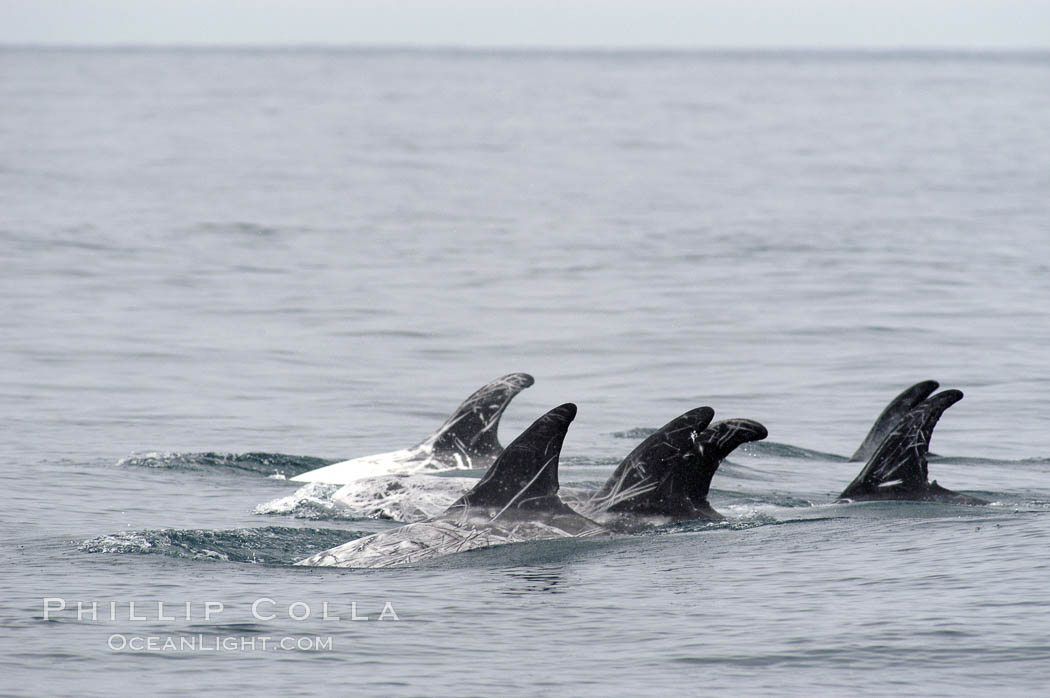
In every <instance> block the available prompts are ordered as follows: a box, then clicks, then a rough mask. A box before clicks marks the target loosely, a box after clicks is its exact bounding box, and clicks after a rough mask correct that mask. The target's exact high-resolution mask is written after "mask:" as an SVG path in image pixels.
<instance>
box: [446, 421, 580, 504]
mask: <svg viewBox="0 0 1050 698" xmlns="http://www.w3.org/2000/svg"><path fill="white" fill-rule="evenodd" d="M575 418H576V405H574V404H572V403H571V402H567V403H565V404H564V405H561V406H559V407H555V408H554V409H553V410H551V411H550V412H548V413H547V414H545V415H543V416H542V417H540V418H539V419H537V420H536V421H535V422H533V423H532V426H530V427H529V428H528V429H526V430H525V431H523V432H522V433H521V435H520V436H518V438H516V439H514V441H512V442H511V444H510V445H509V446H507V448H506V449H505V450H504V451H503V453H502V454H501V455H500V456H499V458H497V459H496V462H495V463H493V464H492V467H490V468H489V469H488V471H487V472H486V473H485V475H484V476H483V477H482V478H481V481H480V482H478V484H477V485H475V486H474V488H473V489H472V490H470V491H469V492H467V493H466V494H465V495H463V496H462V497H460V498H459V500H457V501H456V503H455V504H453V505H452V506H451V507H449V512H452V511H453V510H456V509H464V508H469V507H488V508H497V509H499V510H500V513H502V511H503V510H505V509H508V508H517V509H546V508H550V507H553V506H556V505H560V506H561V507H564V506H565V505H564V504H561V500H560V499H558V496H557V495H558V456H559V455H560V454H561V445H562V442H563V441H564V440H565V432H567V431H568V430H569V424H571V423H572V420H573V419H575Z"/></svg>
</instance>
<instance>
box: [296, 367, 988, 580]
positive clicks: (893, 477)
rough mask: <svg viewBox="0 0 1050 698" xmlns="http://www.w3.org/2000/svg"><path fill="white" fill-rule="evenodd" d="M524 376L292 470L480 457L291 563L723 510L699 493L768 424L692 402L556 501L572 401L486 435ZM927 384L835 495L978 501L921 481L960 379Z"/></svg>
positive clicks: (399, 556) (863, 450)
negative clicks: (402, 515) (364, 447)
mask: <svg viewBox="0 0 1050 698" xmlns="http://www.w3.org/2000/svg"><path fill="white" fill-rule="evenodd" d="M532 383H533V378H532V377H531V376H529V375H528V374H525V373H513V374H510V375H507V376H503V377H502V378H499V379H497V380H495V381H492V382H491V383H488V384H487V385H485V386H483V387H482V388H480V389H479V390H478V391H476V392H475V393H474V394H473V395H471V396H470V397H469V398H467V400H466V401H464V403H463V404H462V405H460V406H459V408H457V410H456V411H455V412H454V413H453V414H452V416H451V417H449V419H448V420H446V422H445V423H444V424H443V425H442V426H441V428H439V429H438V430H437V431H435V432H434V433H433V434H431V435H430V436H429V437H427V438H426V439H424V440H423V441H422V442H421V443H420V444H418V445H417V446H415V447H413V448H410V449H404V450H401V451H394V452H391V453H386V454H379V455H376V456H369V457H366V458H359V459H354V460H350V461H343V462H341V463H335V464H333V465H329V466H325V467H324V468H319V469H317V470H313V471H310V472H307V473H303V474H301V475H299V476H297V477H295V478H292V479H293V480H297V481H304V482H329V483H335V484H346V483H350V482H353V481H356V480H361V479H363V478H375V477H377V476H391V475H398V476H404V475H406V474H423V473H428V472H435V471H446V470H450V469H456V468H482V467H487V468H488V469H487V471H486V472H485V474H484V475H483V476H482V478H481V479H480V480H478V481H477V483H476V484H474V485H473V487H472V488H471V489H470V490H469V491H467V492H466V493H465V494H463V496H461V497H460V498H459V499H457V500H456V501H455V502H453V503H452V505H451V506H449V507H448V508H447V509H446V510H445V511H444V512H443V513H441V514H440V515H438V516H434V517H430V518H428V519H426V520H424V521H417V522H415V523H409V524H406V525H404V526H401V527H399V528H396V529H392V530H389V531H385V532H382V533H377V534H373V535H370V536H366V537H364V538H358V539H355V540H351V541H350V542H348V543H345V544H343V545H340V546H337V547H335V548H331V549H329V550H326V551H324V552H321V553H318V554H316V555H314V556H312V557H309V558H307V559H305V560H301V561H300V562H298V563H296V564H299V565H311V566H335V567H355V568H360V567H390V566H396V565H405V564H412V563H417V562H421V561H425V560H429V559H432V558H436V557H440V556H443V555H448V554H451V553H455V552H462V551H465V550H472V549H476V548H482V547H488V546H493V545H500V544H504V543H513V542H519V541H526V540H543V539H550V538H565V537H580V536H598V535H608V534H611V533H629V532H632V531H638V530H640V529H643V528H647V527H651V526H653V525H660V524H666V523H672V522H680V521H690V520H706V521H718V520H721V519H723V518H724V517H723V516H722V515H721V514H719V513H718V512H717V511H715V510H714V509H713V508H712V507H711V504H710V503H709V502H708V500H707V495H708V490H709V489H710V486H711V480H712V478H713V477H714V474H715V472H716V471H717V470H718V466H719V465H720V464H721V462H722V461H723V460H724V459H725V458H726V456H728V455H729V454H730V453H732V451H733V450H734V449H735V448H737V447H738V446H740V445H741V444H744V443H747V442H750V441H758V440H761V439H764V438H765V437H766V435H767V432H766V429H765V427H763V426H762V425H761V424H759V423H758V422H756V421H753V420H750V419H727V420H723V421H719V422H714V423H712V419H713V418H714V410H713V409H711V408H710V407H698V408H696V409H693V410H690V411H688V412H686V413H685V414H682V415H681V416H679V417H676V418H675V419H673V420H671V421H670V422H668V423H667V424H665V425H664V426H663V427H661V428H660V429H658V430H657V431H656V432H654V433H653V434H652V435H650V436H649V437H647V438H646V439H645V440H644V441H642V443H640V444H639V445H638V446H637V447H636V448H635V449H634V450H633V451H631V452H630V453H629V454H628V455H627V457H626V458H624V459H623V461H622V462H621V463H620V464H619V465H618V466H617V467H616V469H615V470H614V471H613V473H612V475H611V476H610V477H609V479H608V480H607V481H606V482H605V484H604V485H603V486H602V487H601V488H599V489H598V490H597V491H595V492H585V491H584V492H581V491H576V490H573V491H571V492H568V493H565V494H566V497H565V500H568V501H565V500H563V499H562V497H561V496H559V489H560V486H559V482H558V459H559V456H560V453H561V447H562V443H563V441H564V439H565V435H566V432H567V431H568V428H569V425H570V424H571V423H572V421H573V419H574V418H575V417H576V406H575V405H574V404H572V403H566V404H564V405H560V406H558V407H555V408H554V409H552V410H550V411H549V412H547V413H546V414H545V415H543V416H542V417H540V418H539V419H537V420H536V421H535V422H534V423H533V424H532V425H531V426H529V427H528V428H527V429H526V430H525V431H523V432H522V433H521V434H520V435H519V436H518V437H517V438H516V439H514V441H513V442H511V443H510V444H509V445H508V446H507V447H506V448H502V447H501V446H500V443H499V441H498V439H497V436H496V432H497V429H498V426H499V420H500V417H501V416H502V415H503V412H504V410H505V409H506V407H507V405H508V404H509V403H510V400H511V399H512V398H513V397H514V396H515V395H517V394H518V393H519V392H521V391H522V390H524V389H525V388H527V387H529V386H530V385H532ZM937 388H938V384H937V383H936V382H935V381H923V382H921V383H917V384H916V385H914V386H911V387H910V388H908V389H907V390H905V391H904V392H902V393H901V394H900V395H898V396H897V397H896V398H894V399H893V400H892V401H891V402H890V403H889V405H887V407H886V409H885V410H883V412H882V414H881V415H879V418H878V419H877V420H876V421H875V424H874V425H873V426H872V428H871V431H870V432H869V433H868V436H867V437H866V438H865V440H864V442H863V443H862V444H861V446H860V448H858V449H857V452H856V453H855V454H854V455H853V457H852V458H851V459H850V460H854V461H861V460H863V461H865V465H864V467H863V468H862V469H861V471H860V473H859V474H858V475H857V477H856V478H855V479H854V480H853V482H851V483H850V484H849V485H848V486H847V487H846V488H845V489H844V490H843V491H842V494H840V495H839V501H861V500H891V499H896V500H918V501H941V502H952V503H958V504H987V502H985V501H983V500H981V499H978V498H976V497H972V496H969V495H965V494H960V493H957V492H952V491H951V490H948V489H945V488H943V487H941V486H940V485H938V484H937V483H936V482H930V481H929V475H928V463H927V456H928V453H929V442H930V437H931V435H932V433H933V429H934V426H936V424H937V421H938V420H939V419H940V417H941V415H942V414H943V413H944V411H945V410H946V409H947V408H948V407H950V406H951V405H953V404H955V403H956V402H958V401H959V400H961V399H962V396H963V394H962V392H960V391H958V390H944V391H941V392H939V393H935V391H936V390H937ZM434 479H436V478H434ZM446 501H447V500H446Z"/></svg>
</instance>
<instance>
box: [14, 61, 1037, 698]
mask: <svg viewBox="0 0 1050 698" xmlns="http://www.w3.org/2000/svg"><path fill="white" fill-rule="evenodd" d="M1048 307H1050V55H1046V54H1013V55H1011V54H1006V55H974V54H877V53H875V54H858V55H854V54H845V53H843V54H835V53H818V54H806V53H788V54H776V53H771V54H761V53H757V54H749V53H722V54H719V53H696V54H689V53H652V54H644V53H616V52H597V53H542V52H536V53H529V52H509V53H487V52H430V51H338V50H333V51H323V50H285V51H280V50H258V51H248V50H243V51H235V50H231V51H223V50H199V51H196V50H194V51H190V50H185V51H182V50H156V51H147V50H142V51H139V50H112V51H110V50H84V51H79V50H68V51H65V50H54V51H45V50H30V49H26V50H3V51H0V411H2V414H0V416H2V420H3V426H2V427H0V456H2V459H3V466H2V468H0V479H2V482H0V491H2V492H3V495H2V497H3V501H2V502H0V690H2V692H3V693H7V694H16V695H35V694H40V693H48V694H80V695H82V694H85V693H86V694H94V695H112V694H115V693H117V694H122V693H133V692H149V693H153V694H162V695H166V694H175V693H180V692H185V691H193V692H200V693H204V692H210V693H233V692H238V693H242V694H248V693H280V694H325V695H331V694H333V693H354V694H377V695H380V694H391V693H393V694H410V695H438V694H441V695H457V696H458V695H477V694H481V695H484V694H489V695H492V694H500V693H502V694H546V695H556V696H562V695H583V694H601V695H619V694H622V695H635V694H639V693H651V694H667V693H674V694H676V695H681V694H691V693H700V694H729V695H740V694H746V695H797V696H810V695H814V694H832V695H855V694H910V695H930V696H933V695H945V696H954V695H960V694H972V695H989V694H1039V693H1043V692H1044V691H1045V690H1046V686H1047V685H1048V684H1050V547H1048V545H1050V543H1048V541H1050V430H1048V428H1047V425H1048V423H1050V422H1048V414H1050V361H1048V354H1047V346H1048V345H1050V317H1048ZM512 371H527V372H529V373H531V374H533V375H534V376H535V377H536V384H535V386H533V387H532V388H530V389H529V390H527V391H525V392H524V393H522V394H521V395H520V396H519V397H517V398H516V399H515V400H514V402H513V403H512V404H511V406H510V408H509V410H508V411H507V414H506V415H505V417H504V420H503V424H502V427H501V436H502V440H503V441H504V443H507V442H509V441H510V440H511V439H512V438H513V437H514V436H515V435H516V434H517V433H518V432H520V431H521V430H522V429H523V428H524V427H525V426H527V425H528V424H529V423H531V421H532V420H533V419H535V418H536V417H538V416H539V415H540V414H541V413H542V412H544V411H546V410H547V409H549V408H550V407H553V406H554V405H557V404H559V403H561V402H565V401H573V402H576V403H577V404H578V405H579V416H578V418H577V419H576V421H575V423H574V424H573V425H572V427H571V429H570V431H569V435H568V437H567V439H566V441H565V448H564V451H563V464H562V482H563V483H575V484H579V483H597V482H600V481H602V480H603V479H604V478H605V477H606V476H607V475H608V473H609V472H610V471H611V469H612V468H613V466H614V465H615V463H616V462H617V461H618V459H619V458H621V457H622V456H623V455H625V454H626V453H627V452H628V451H629V450H631V448H633V446H634V445H635V444H636V443H637V442H638V441H639V440H640V439H641V438H642V436H643V435H644V434H645V433H646V431H645V430H646V429H647V428H652V427H656V426H659V425H661V424H663V423H665V422H667V421H669V420H670V419H671V418H672V417H674V416H676V415H678V414H680V413H682V412H684V411H686V410H687V409H690V408H693V407H696V406H699V405H711V406H712V407H714V408H715V410H716V412H717V414H718V416H719V417H722V418H725V417H750V418H754V419H758V420H760V421H761V422H763V423H764V424H765V425H766V426H767V427H768V429H769V433H770V437H769V441H768V442H765V443H762V444H759V445H756V446H754V447H750V448H746V449H742V450H741V451H740V452H738V453H736V454H734V455H733V456H732V457H731V459H730V460H731V462H729V463H726V464H725V465H724V466H723V468H722V470H720V472H719V473H718V474H717V475H716V477H715V480H714V483H713V488H714V490H713V493H712V503H713V504H714V506H715V507H716V508H718V509H720V510H722V511H723V512H725V513H726V514H727V516H728V517H729V522H728V523H727V524H721V525H704V524H693V525H681V526H678V527H675V528H672V529H667V530H660V531H657V532H655V533H653V534H651V535H642V536H633V537H614V538H610V539H603V540H597V539H593V540H586V541H573V540H561V541H549V542H544V543H536V544H531V543H530V544H522V545H512V546H505V547H503V548H494V549H489V550H482V551H476V552H473V553H467V554H463V555H459V556H451V557H448V558H445V559H443V560H440V561H438V562H436V563H433V564H430V565H425V566H420V567H416V568H408V569H399V570H387V571H384V570H375V571H362V572H355V571H352V570H323V569H301V568H293V567H291V566H290V563H292V562H294V561H295V560H298V559H300V558H302V557H306V556H307V555H308V554H310V553H312V552H314V551H316V550H319V549H323V548H327V547H330V546H332V545H335V544H337V543H340V542H343V541H344V540H348V539H349V538H352V537H354V536H356V535H359V533H358V532H361V531H379V530H385V529H386V528H389V527H391V526H393V525H394V524H392V523H391V522H386V521H374V520H355V521H348V520H343V519H338V518H326V517H324V516H323V515H318V516H315V517H314V518H308V519H304V518H296V517H293V516H263V515H257V514H254V513H253V510H254V508H255V507H256V505H258V504H260V503H263V502H266V501H269V500H272V499H274V498H277V497H282V496H286V495H289V494H292V493H293V492H295V490H296V489H297V486H296V485H295V484H294V483H290V482H287V481H285V480H282V479H280V477H274V476H273V474H274V473H283V474H284V475H292V474H294V473H296V472H299V471H301V470H304V469H307V468H308V467H312V465H311V464H316V463H317V461H313V460H311V459H300V458H292V457H291V456H289V455H282V454H293V455H295V456H309V457H311V458H316V459H341V458H348V457H352V456H358V455H366V454H370V453H375V452H378V451H386V450H391V449H396V448H400V447H404V446H410V445H412V444H414V443H415V442H416V441H417V440H418V439H419V438H421V437H423V436H425V435H426V434H427V433H428V432H430V431H431V430H432V429H433V428H434V427H436V426H437V425H438V424H439V423H440V422H441V421H442V420H443V419H444V417H445V416H447V414H448V413H449V412H450V411H451V410H452V409H453V408H454V407H455V406H456V404H458V403H459V402H460V401H461V400H462V399H463V398H464V397H466V396H467V395H468V394H469V393H470V392H472V391H473V390H474V389H475V388H476V387H478V386H480V385H481V384H483V383H485V382H487V381H488V380H490V379H492V378H495V377H497V376H499V375H502V374H505V373H509V372H512ZM926 378H934V379H937V380H939V381H940V382H941V383H942V384H943V385H945V386H946V387H955V388H959V389H961V390H963V391H964V392H965V393H966V399H965V400H963V401H962V402H961V403H959V404H958V405H956V406H955V407H953V408H952V409H950V410H949V411H948V412H947V413H946V414H945V416H944V418H943V419H942V420H941V424H940V425H939V427H938V428H937V431H936V434H935V437H934V445H933V448H934V450H935V451H936V452H937V453H938V454H940V455H941V456H942V458H940V459H934V460H932V461H931V466H930V470H931V477H934V478H936V479H937V480H938V481H939V482H940V483H941V484H943V485H945V486H947V487H950V488H952V489H956V490H965V491H968V492H974V493H977V494H979V495H980V496H982V497H983V498H985V499H990V500H993V501H994V502H995V503H994V504H993V505H992V506H987V507H962V506H949V505H933V504H914V503H882V504H860V505H836V504H833V500H834V497H835V495H836V494H837V493H838V492H839V491H841V489H842V488H843V487H844V486H845V485H846V484H847V483H848V482H849V481H850V480H851V479H852V477H853V476H854V475H855V474H856V471H857V470H858V466H857V465H856V464H850V463H846V462H844V458H843V456H848V455H849V454H850V453H852V452H853V450H854V449H855V448H856V446H857V445H858V443H859V442H860V440H861V439H862V438H863V437H864V435H865V434H866V433H867V430H868V428H869V426H870V424H871V422H872V420H873V419H874V418H875V417H876V416H877V415H878V413H879V411H880V410H881V409H882V407H883V405H884V404H885V403H886V401H888V400H889V399H890V398H891V397H893V396H894V395H895V394H896V393H897V392H899V391H900V390H901V389H902V388H904V387H905V386H907V385H909V384H911V383H913V382H915V381H918V380H921V379H926ZM248 453H254V454H256V455H254V456H247V457H242V458H240V459H237V458H234V457H232V456H230V457H226V456H224V454H248ZM836 454H837V455H836ZM78 602H80V603H81V604H82V608H83V609H84V610H85V611H88V609H90V608H91V605H92V603H94V604H96V606H97V614H96V618H95V619H94V620H92V618H91V615H90V613H89V612H85V613H82V614H81V617H80V618H79V619H78V617H77V603H78ZM158 602H160V603H162V604H163V605H164V606H163V609H158V608H157V603H158ZM131 603H134V604H135V608H134V609H132V608H130V604H131ZM253 603H254V604H255V612H254V613H253ZM60 604H64V605H65V607H66V608H65V609H64V610H61V611H59V610H57V608H58V606H59V605H60ZM187 604H189V608H188V611H187ZM217 604H221V610H218V609H219V606H218V605H217ZM51 609H55V610H51ZM385 610H392V611H393V613H394V615H396V617H397V619H396V620H395V619H394V618H393V617H391V616H390V613H389V612H387V613H384V611H385ZM111 611H112V612H111ZM209 611H210V614H209V613H208V612H209ZM304 613H305V614H306V615H305V617H304ZM45 615H47V619H46V620H45ZM206 615H208V616H209V617H206ZM326 615H327V616H328V617H329V618H325V616H326ZM354 615H356V616H358V617H368V618H369V619H370V620H368V621H358V620H352V616H354ZM381 615H384V616H385V617H384V618H383V619H382V620H381V619H380V616H381ZM335 617H338V618H339V619H338V620H335V619H334V618H335ZM150 638H159V639H153V640H150ZM264 638H267V641H266V642H265V643H264V641H263V639H264ZM288 638H293V642H292V643H291V644H292V645H293V646H292V647H290V648H287V647H281V646H278V647H276V648H275V647H274V645H276V644H278V643H280V642H281V641H286V640H287V639H288ZM167 640H172V641H173V642H174V643H183V641H185V642H186V643H191V644H194V645H195V648H186V647H185V645H184V646H183V647H182V648H179V649H176V650H172V649H170V648H165V647H164V646H163V645H164V643H165V642H166V641H167ZM149 641H152V642H154V643H159V646H158V645H155V646H153V647H150V646H144V645H142V644H141V643H145V642H149ZM191 641H192V642H191ZM122 642H123V643H126V644H125V645H122V644H121V643H122ZM135 643H139V644H138V645H135ZM253 643H254V646H252V645H253ZM231 644H232V645H236V646H235V647H233V648H232V649H231ZM287 644H288V643H287V642H285V645H286V646H287Z"/></svg>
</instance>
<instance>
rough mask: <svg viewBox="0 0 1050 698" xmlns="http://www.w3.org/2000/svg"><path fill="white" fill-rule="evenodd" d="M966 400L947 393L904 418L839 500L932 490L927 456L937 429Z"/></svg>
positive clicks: (933, 398) (930, 400)
mask: <svg viewBox="0 0 1050 698" xmlns="http://www.w3.org/2000/svg"><path fill="white" fill-rule="evenodd" d="M962 397H963V394H962V391H960V390H943V391H941V392H939V393H937V394H936V395H934V396H933V397H931V398H928V399H926V400H925V401H923V402H922V403H920V404H919V405H918V406H917V407H915V408H913V409H912V410H911V411H909V412H908V413H907V414H906V415H904V418H903V419H901V420H900V422H899V423H898V424H897V426H896V427H895V428H894V429H893V431H891V432H890V434H889V435H888V436H887V437H886V438H885V439H884V440H883V442H882V443H881V444H879V447H878V448H877V449H876V450H875V453H874V454H873V455H872V456H871V459H870V460H868V462H867V464H866V465H865V466H864V468H863V469H862V470H861V471H860V474H859V475H857V477H856V478H855V479H854V480H853V482H851V483H850V484H849V487H847V488H846V489H845V490H843V491H842V494H840V495H839V497H840V498H842V499H858V498H871V497H873V496H874V497H879V496H880V492H884V493H885V494H887V495H889V494H890V493H894V494H900V495H905V496H906V495H907V494H909V493H912V494H920V493H922V492H924V491H925V490H926V489H927V488H928V487H929V473H928V471H927V467H926V454H927V453H928V452H929V448H930V437H931V436H932V434H933V428H934V427H935V426H936V425H937V420H939V419H940V418H941V415H942V414H944V411H945V410H946V409H948V408H949V407H951V406H952V405H954V404H955V403H956V402H958V401H959V400H962ZM891 488H892V489H891Z"/></svg>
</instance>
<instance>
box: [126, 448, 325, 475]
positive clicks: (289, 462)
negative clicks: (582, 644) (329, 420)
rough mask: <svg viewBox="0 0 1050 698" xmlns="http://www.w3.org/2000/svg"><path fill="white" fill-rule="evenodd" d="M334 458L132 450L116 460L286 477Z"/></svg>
mask: <svg viewBox="0 0 1050 698" xmlns="http://www.w3.org/2000/svg"><path fill="white" fill-rule="evenodd" d="M335 462H337V461H334V460H329V459H325V458H314V457H313V456H290V455H287V454H285V453H259V452H251V453H218V452H214V451H207V452H204V453H179V452H171V453H159V452H156V451H154V452H150V453H144V454H141V455H140V454H133V455H131V456H128V457H127V458H122V459H120V460H119V461H117V466H119V467H132V468H160V469H163V470H220V471H222V470H225V471H240V472H250V473H257V474H260V475H267V476H269V477H282V478H289V477H295V476H296V475H299V474H300V473H305V472H307V471H310V470H314V469H316V468H321V467H324V466H326V465H331V464H332V463H335Z"/></svg>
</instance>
